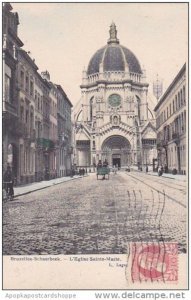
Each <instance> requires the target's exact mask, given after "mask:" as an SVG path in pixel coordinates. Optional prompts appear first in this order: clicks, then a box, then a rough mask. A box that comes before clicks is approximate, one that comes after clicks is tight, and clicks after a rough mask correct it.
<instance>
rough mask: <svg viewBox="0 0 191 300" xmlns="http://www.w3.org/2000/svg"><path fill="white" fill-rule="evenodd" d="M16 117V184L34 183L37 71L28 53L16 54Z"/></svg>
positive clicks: (20, 52)
mask: <svg viewBox="0 0 191 300" xmlns="http://www.w3.org/2000/svg"><path fill="white" fill-rule="evenodd" d="M17 60H18V61H17V84H18V85H17V90H18V116H19V122H20V126H21V128H22V134H21V136H20V137H19V154H20V155H19V172H18V173H17V180H18V183H22V184H23V183H28V182H33V181H35V139H36V135H35V134H36V131H35V89H34V86H35V77H36V73H37V70H38V67H37V65H36V64H35V62H34V60H32V59H31V58H30V56H29V55H28V53H27V52H26V51H24V50H22V49H20V50H19V51H18V53H17Z"/></svg>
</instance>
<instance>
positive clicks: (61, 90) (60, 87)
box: [55, 84, 73, 107]
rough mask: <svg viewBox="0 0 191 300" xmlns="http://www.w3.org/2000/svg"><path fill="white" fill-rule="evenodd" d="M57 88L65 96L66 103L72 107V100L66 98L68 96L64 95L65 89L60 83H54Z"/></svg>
mask: <svg viewBox="0 0 191 300" xmlns="http://www.w3.org/2000/svg"><path fill="white" fill-rule="evenodd" d="M55 85H56V87H57V88H58V90H59V91H60V92H61V93H62V94H63V96H64V97H65V98H66V100H67V101H68V103H69V104H70V106H71V107H73V104H72V102H71V101H70V100H69V99H68V96H67V95H66V93H65V91H64V90H63V88H62V86H61V85H60V84H55Z"/></svg>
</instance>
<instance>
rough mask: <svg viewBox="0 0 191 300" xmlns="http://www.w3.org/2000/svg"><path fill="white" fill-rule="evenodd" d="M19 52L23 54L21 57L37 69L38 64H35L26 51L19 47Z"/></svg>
mask: <svg viewBox="0 0 191 300" xmlns="http://www.w3.org/2000/svg"><path fill="white" fill-rule="evenodd" d="M19 53H21V54H22V55H23V57H24V58H25V59H26V61H27V62H28V63H29V64H30V65H31V66H32V67H33V69H34V70H35V71H37V70H38V66H37V65H36V64H35V62H34V61H33V60H32V58H31V57H30V56H29V55H28V53H27V52H26V51H25V50H23V49H19Z"/></svg>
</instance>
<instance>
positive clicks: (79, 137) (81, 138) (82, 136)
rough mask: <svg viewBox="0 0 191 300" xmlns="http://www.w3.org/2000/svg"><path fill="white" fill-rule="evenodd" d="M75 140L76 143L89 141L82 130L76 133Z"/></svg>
mask: <svg viewBox="0 0 191 300" xmlns="http://www.w3.org/2000/svg"><path fill="white" fill-rule="evenodd" d="M76 140H78V141H89V140H90V139H89V137H88V135H87V134H86V132H84V130H83V129H80V130H79V131H78V133H77V134H76Z"/></svg>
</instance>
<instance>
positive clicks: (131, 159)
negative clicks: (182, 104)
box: [74, 23, 156, 168]
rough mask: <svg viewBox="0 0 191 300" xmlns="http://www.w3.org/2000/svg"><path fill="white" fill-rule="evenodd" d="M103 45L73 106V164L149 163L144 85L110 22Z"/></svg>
mask: <svg viewBox="0 0 191 300" xmlns="http://www.w3.org/2000/svg"><path fill="white" fill-rule="evenodd" d="M109 34H110V36H109V39H108V42H107V45H106V46H104V47H103V48H101V49H99V50H98V51H97V52H96V53H95V54H94V55H93V56H92V58H91V59H90V62H89V65H88V68H87V70H84V71H83V78H82V84H81V86H80V87H81V99H80V102H79V103H78V105H77V106H76V108H75V117H74V119H75V120H74V121H75V144H76V157H75V164H76V165H77V166H78V167H91V166H95V165H96V164H97V162H98V160H99V159H101V160H102V161H103V160H105V159H107V161H108V163H109V165H110V166H113V165H117V166H119V167H125V166H132V165H135V166H138V168H141V167H142V166H143V165H151V164H152V163H153V159H154V158H155V157H156V131H155V124H154V122H155V121H154V119H153V117H152V115H151V114H152V112H151V111H150V110H149V104H148V100H147V94H148V86H149V85H148V83H147V82H146V78H145V73H144V71H143V70H142V69H141V67H140V63H139V61H138V59H137V58H136V56H135V55H134V54H133V53H132V52H131V51H130V50H129V49H127V48H126V47H124V46H122V45H121V44H120V42H119V40H118V38H117V30H116V26H115V24H114V23H112V24H111V26H110V31H109Z"/></svg>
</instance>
